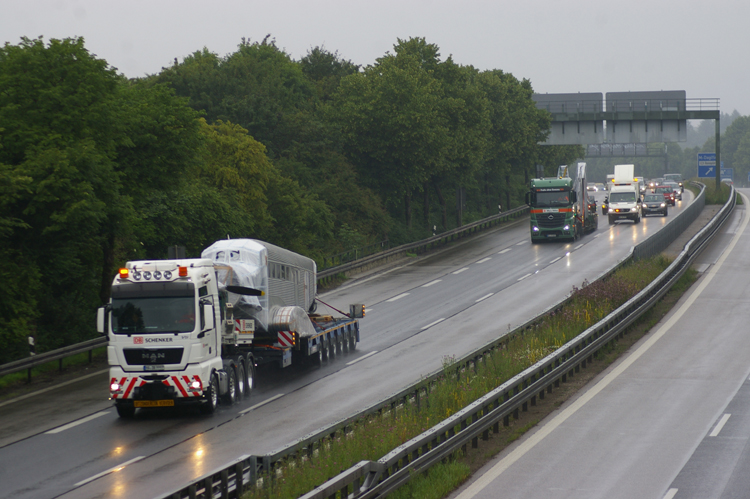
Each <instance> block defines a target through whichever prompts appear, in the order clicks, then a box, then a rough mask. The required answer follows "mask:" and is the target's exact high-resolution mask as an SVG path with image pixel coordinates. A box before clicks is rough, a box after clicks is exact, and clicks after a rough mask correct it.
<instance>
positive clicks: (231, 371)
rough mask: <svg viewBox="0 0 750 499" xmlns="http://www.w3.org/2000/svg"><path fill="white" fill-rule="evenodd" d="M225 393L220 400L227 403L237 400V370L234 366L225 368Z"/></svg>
mask: <svg viewBox="0 0 750 499" xmlns="http://www.w3.org/2000/svg"><path fill="white" fill-rule="evenodd" d="M227 378H228V379H227V393H225V394H224V395H223V396H222V398H221V400H222V402H224V403H225V404H227V405H232V404H234V402H235V401H236V400H237V372H236V371H235V368H234V366H229V367H228V368H227Z"/></svg>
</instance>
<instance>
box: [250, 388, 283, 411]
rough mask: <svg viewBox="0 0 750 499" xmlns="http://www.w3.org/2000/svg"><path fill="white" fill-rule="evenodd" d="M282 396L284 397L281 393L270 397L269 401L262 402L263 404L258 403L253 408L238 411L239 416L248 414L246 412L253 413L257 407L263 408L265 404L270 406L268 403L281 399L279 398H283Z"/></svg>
mask: <svg viewBox="0 0 750 499" xmlns="http://www.w3.org/2000/svg"><path fill="white" fill-rule="evenodd" d="M283 396H284V394H283V393H279V394H278V395H274V396H273V397H271V398H270V399H267V400H264V401H263V402H259V403H257V404H255V405H254V406H251V407H248V408H247V409H245V410H244V411H240V414H246V413H248V412H250V411H254V410H255V409H257V408H259V407H263V406H264V405H266V404H270V403H271V402H273V401H274V400H277V399H280V398H281V397H283Z"/></svg>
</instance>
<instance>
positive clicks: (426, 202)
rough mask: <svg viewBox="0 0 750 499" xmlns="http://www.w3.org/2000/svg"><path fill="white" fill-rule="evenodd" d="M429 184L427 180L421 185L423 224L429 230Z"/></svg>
mask: <svg viewBox="0 0 750 499" xmlns="http://www.w3.org/2000/svg"><path fill="white" fill-rule="evenodd" d="M428 187H429V184H428V183H427V182H425V183H424V185H422V191H423V193H424V199H423V203H424V206H423V208H422V209H423V211H424V226H425V227H427V230H431V229H432V228H431V227H430V191H429V190H428Z"/></svg>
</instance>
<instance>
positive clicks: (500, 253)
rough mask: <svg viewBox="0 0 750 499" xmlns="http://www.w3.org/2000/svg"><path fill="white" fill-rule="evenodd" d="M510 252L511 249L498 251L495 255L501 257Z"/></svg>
mask: <svg viewBox="0 0 750 499" xmlns="http://www.w3.org/2000/svg"><path fill="white" fill-rule="evenodd" d="M510 250H511V248H505V249H504V250H502V251H498V252H497V254H498V255H502V254H503V253H507V252H509V251H510Z"/></svg>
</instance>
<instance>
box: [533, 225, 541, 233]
mask: <svg viewBox="0 0 750 499" xmlns="http://www.w3.org/2000/svg"><path fill="white" fill-rule="evenodd" d="M531 231H532V232H539V227H537V226H536V225H535V226H533V227H532V228H531Z"/></svg>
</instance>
